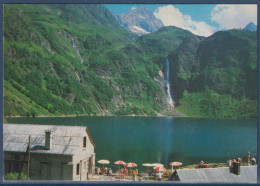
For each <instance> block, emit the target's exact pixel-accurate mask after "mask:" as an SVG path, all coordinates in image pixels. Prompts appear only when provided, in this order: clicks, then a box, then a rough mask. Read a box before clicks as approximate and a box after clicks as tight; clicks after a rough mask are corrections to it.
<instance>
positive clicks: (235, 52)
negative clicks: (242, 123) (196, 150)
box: [171, 30, 257, 117]
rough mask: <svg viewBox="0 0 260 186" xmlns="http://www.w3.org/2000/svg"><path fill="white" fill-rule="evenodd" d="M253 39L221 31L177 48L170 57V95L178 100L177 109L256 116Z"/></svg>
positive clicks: (251, 34)
mask: <svg viewBox="0 0 260 186" xmlns="http://www.w3.org/2000/svg"><path fill="white" fill-rule="evenodd" d="M256 36H257V35H256V32H251V31H243V30H229V31H221V32H217V33H215V34H214V35H212V36H211V37H209V38H206V39H204V40H203V41H201V42H199V43H198V42H196V41H188V42H186V45H187V46H186V47H183V48H182V47H180V48H179V51H176V52H175V53H174V54H173V55H172V58H171V59H172V60H173V61H175V63H176V64H175V67H176V71H175V73H174V75H173V80H172V81H173V82H175V85H176V87H175V91H173V92H175V93H176V94H177V95H178V96H179V98H181V99H180V100H179V104H180V105H181V106H179V108H178V110H179V111H181V112H185V113H186V114H188V115H194V116H206V117H257V59H256V57H257V53H256V51H257V50H256V47H257V46H256V41H257V37H256ZM184 44H185V42H184ZM184 44H183V46H184ZM189 46H193V47H189ZM185 52H186V53H185ZM182 54H185V55H182ZM183 56H184V57H183ZM183 59H184V60H183ZM180 84H182V86H181V85H180Z"/></svg>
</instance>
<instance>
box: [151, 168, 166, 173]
mask: <svg viewBox="0 0 260 186" xmlns="http://www.w3.org/2000/svg"><path fill="white" fill-rule="evenodd" d="M153 169H154V170H156V171H158V172H165V171H166V169H165V168H164V167H154V168H153Z"/></svg>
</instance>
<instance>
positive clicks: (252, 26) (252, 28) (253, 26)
mask: <svg viewBox="0 0 260 186" xmlns="http://www.w3.org/2000/svg"><path fill="white" fill-rule="evenodd" d="M243 30H249V31H256V30H257V26H256V24H255V23H253V22H250V23H248V24H247V25H246V26H245V28H244V29H243Z"/></svg>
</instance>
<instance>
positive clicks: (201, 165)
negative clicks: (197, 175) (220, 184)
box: [199, 160, 204, 168]
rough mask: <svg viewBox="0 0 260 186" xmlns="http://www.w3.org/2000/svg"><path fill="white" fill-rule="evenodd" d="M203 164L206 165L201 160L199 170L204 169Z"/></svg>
mask: <svg viewBox="0 0 260 186" xmlns="http://www.w3.org/2000/svg"><path fill="white" fill-rule="evenodd" d="M203 164H204V161H202V160H201V161H200V163H199V168H203V167H204V166H203Z"/></svg>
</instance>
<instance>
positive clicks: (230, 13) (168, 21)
mask: <svg viewBox="0 0 260 186" xmlns="http://www.w3.org/2000/svg"><path fill="white" fill-rule="evenodd" d="M104 6H105V7H106V8H108V9H112V10H113V12H114V13H117V14H122V13H125V12H129V11H131V9H132V8H137V7H147V8H149V10H150V11H151V12H153V13H154V15H155V17H157V18H158V19H161V21H162V22H163V23H164V25H165V26H171V25H173V26H177V27H180V28H183V29H186V30H189V31H191V32H193V33H194V34H197V35H203V36H209V35H211V34H213V33H214V32H216V31H218V30H225V29H232V28H244V27H245V26H246V25H247V24H248V23H249V22H254V23H255V24H257V5H248V4H246V5H242V4H241V5H238V4H230V5H224V4H222V5H215V4H147V5H146V4H105V5H104Z"/></svg>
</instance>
